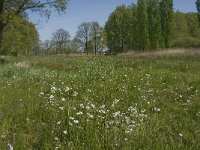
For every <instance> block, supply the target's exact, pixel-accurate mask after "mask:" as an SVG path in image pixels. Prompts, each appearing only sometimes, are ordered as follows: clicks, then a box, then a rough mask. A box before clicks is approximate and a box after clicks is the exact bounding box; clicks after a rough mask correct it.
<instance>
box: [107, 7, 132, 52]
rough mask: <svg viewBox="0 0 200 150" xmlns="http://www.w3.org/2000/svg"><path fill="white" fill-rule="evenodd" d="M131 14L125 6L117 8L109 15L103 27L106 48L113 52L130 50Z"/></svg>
mask: <svg viewBox="0 0 200 150" xmlns="http://www.w3.org/2000/svg"><path fill="white" fill-rule="evenodd" d="M130 29H131V13H130V11H129V9H128V8H126V6H125V5H122V6H119V7H117V8H116V10H115V11H114V12H113V13H112V14H111V15H110V17H109V19H108V21H107V22H106V25H105V31H106V39H107V44H108V47H109V49H110V50H111V51H113V52H124V51H126V50H128V49H129V48H130V38H131V37H130V35H131V32H130Z"/></svg>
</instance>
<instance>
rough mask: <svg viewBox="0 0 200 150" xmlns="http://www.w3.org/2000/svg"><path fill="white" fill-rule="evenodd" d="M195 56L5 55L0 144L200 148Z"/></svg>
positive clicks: (0, 77)
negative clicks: (12, 56)
mask: <svg viewBox="0 0 200 150" xmlns="http://www.w3.org/2000/svg"><path fill="white" fill-rule="evenodd" d="M199 58H200V57H199V56H193V57H187V56H184V57H162V58H159V57H137V58H133V57H126V56H113V57H101V56H98V57H67V56H52V57H33V58H15V59H13V58H10V63H9V64H5V65H1V66H0V149H11V148H12V147H13V148H14V149H20V150H21V149H22V150H23V149H61V150H65V149H74V150H77V149H86V150H89V149H93V150H96V149H97V150H98V149H99V150H101V149H125V150H129V149H130V150H132V149H159V150H160V149H181V150H182V149H200V132H199V131H200V125H199V123H200V98H199V97H200V91H199V90H200V79H199V75H200V59H199ZM15 62H16V63H15Z"/></svg>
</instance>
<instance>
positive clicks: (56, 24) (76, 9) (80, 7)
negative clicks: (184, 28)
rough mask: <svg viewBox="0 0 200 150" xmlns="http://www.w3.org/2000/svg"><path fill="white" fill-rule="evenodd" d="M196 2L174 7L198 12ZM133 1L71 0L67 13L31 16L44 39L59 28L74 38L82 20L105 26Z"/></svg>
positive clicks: (182, 0)
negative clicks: (120, 8) (46, 17)
mask: <svg viewBox="0 0 200 150" xmlns="http://www.w3.org/2000/svg"><path fill="white" fill-rule="evenodd" d="M195 2H196V0H174V9H175V11H177V10H179V11H181V12H196V5H195ZM132 3H135V4H136V3H137V0H70V3H69V5H68V6H67V10H66V13H65V14H62V15H61V16H60V15H58V14H57V13H55V12H52V14H51V17H50V19H49V20H48V21H47V20H46V19H42V18H41V17H39V15H37V14H30V15H29V18H30V21H32V22H33V23H34V24H36V27H37V30H38V32H39V35H40V40H42V41H44V40H48V39H51V37H52V33H53V32H55V31H56V30H57V29H59V28H63V29H65V30H66V31H68V32H69V33H70V35H71V38H73V37H74V36H75V34H76V31H77V28H78V26H79V25H80V24H81V23H82V22H89V21H98V22H99V24H100V25H102V26H104V25H105V22H106V21H107V20H108V17H109V15H110V14H111V13H112V12H113V11H114V10H115V8H116V7H117V6H119V5H122V4H125V5H131V4H132Z"/></svg>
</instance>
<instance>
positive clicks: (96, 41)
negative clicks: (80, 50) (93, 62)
mask: <svg viewBox="0 0 200 150" xmlns="http://www.w3.org/2000/svg"><path fill="white" fill-rule="evenodd" d="M102 32H103V28H102V27H101V26H100V25H99V23H98V22H95V21H94V22H92V27H91V38H92V43H93V45H94V53H95V55H96V53H97V52H98V51H100V49H101V47H102Z"/></svg>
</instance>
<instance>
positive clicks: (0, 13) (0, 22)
mask: <svg viewBox="0 0 200 150" xmlns="http://www.w3.org/2000/svg"><path fill="white" fill-rule="evenodd" d="M4 2H5V0H1V1H0V50H1V49H2V45H3V29H4V27H5V24H4V23H3V20H2V16H3V9H4Z"/></svg>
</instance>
